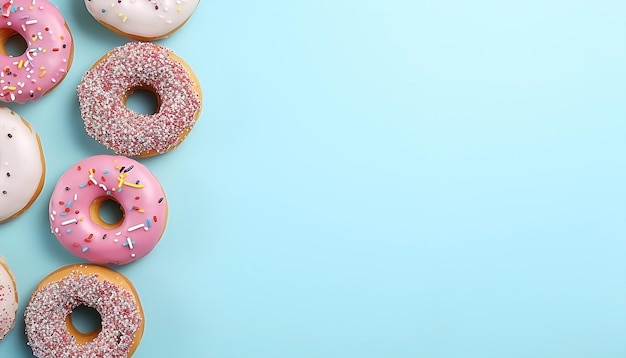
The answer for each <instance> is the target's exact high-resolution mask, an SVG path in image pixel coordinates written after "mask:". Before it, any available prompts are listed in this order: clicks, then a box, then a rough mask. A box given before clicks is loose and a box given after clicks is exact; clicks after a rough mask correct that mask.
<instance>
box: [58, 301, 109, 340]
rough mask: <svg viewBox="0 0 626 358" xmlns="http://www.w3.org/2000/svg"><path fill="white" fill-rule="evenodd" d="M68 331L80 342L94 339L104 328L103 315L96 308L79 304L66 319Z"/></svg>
mask: <svg viewBox="0 0 626 358" xmlns="http://www.w3.org/2000/svg"><path fill="white" fill-rule="evenodd" d="M65 325H66V328H67V331H68V332H69V333H70V334H71V335H72V336H74V338H76V342H77V343H78V344H84V343H87V342H90V341H92V340H93V339H94V338H96V336H97V335H98V334H99V333H100V331H101V330H102V316H100V312H98V310H96V309H95V308H92V307H89V306H85V305H78V306H77V307H76V308H74V309H73V310H72V312H71V313H70V314H69V315H68V316H67V318H66V319H65Z"/></svg>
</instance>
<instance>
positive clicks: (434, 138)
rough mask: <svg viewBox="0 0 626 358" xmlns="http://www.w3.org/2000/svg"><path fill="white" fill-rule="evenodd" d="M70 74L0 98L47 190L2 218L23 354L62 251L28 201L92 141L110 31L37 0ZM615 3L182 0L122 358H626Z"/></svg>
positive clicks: (621, 104) (624, 118)
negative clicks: (55, 21)
mask: <svg viewBox="0 0 626 358" xmlns="http://www.w3.org/2000/svg"><path fill="white" fill-rule="evenodd" d="M56 4H57V5H58V6H59V8H60V10H61V11H62V13H63V14H64V15H65V17H66V20H67V22H68V24H69V26H70V27H71V29H72V31H73V34H74V36H75V45H76V54H75V61H74V64H73V66H72V68H71V70H70V72H69V74H68V76H67V78H66V79H65V80H64V82H63V83H62V84H61V85H60V86H59V87H58V88H57V89H56V90H55V91H53V92H52V93H51V94H50V95H48V96H46V97H44V98H43V99H41V100H40V101H38V102H35V103H28V104H26V105H10V107H11V108H13V109H14V110H16V111H17V112H18V113H19V114H21V115H22V116H24V117H25V118H26V119H27V120H29V121H30V122H31V123H32V124H33V125H34V126H35V128H36V129H37V130H38V131H39V133H40V135H41V139H42V142H43V146H44V151H45V154H46V159H47V166H48V171H47V179H46V183H45V187H44V189H43V192H42V194H41V196H40V197H39V199H38V200H37V201H36V203H35V204H34V205H33V206H32V207H31V208H30V209H29V210H28V211H27V212H26V213H25V214H23V215H22V216H20V217H19V218H17V219H15V220H13V221H11V222H8V223H5V224H2V225H0V254H1V255H2V256H4V257H5V258H6V259H7V260H8V262H9V264H10V265H11V267H12V268H13V271H14V272H15V274H16V276H17V280H18V285H19V286H18V290H19V295H20V300H21V301H20V309H19V315H20V319H19V320H18V323H17V325H16V327H15V329H14V330H13V331H12V332H11V333H10V334H9V335H8V337H7V338H6V339H5V340H4V341H2V342H1V343H0V356H1V357H28V356H30V355H31V353H30V349H29V347H27V346H26V343H25V337H24V334H23V330H24V323H23V319H22V318H21V317H22V314H23V311H24V307H25V304H26V302H27V300H28V298H29V296H30V294H31V292H32V290H33V289H34V287H35V285H36V284H37V283H38V282H39V281H40V280H41V279H42V278H43V277H44V276H45V275H47V274H48V273H49V272H51V271H53V270H54V269H56V268H58V267H60V266H63V265H66V264H70V263H76V262H80V260H79V259H78V258H76V257H74V256H73V255H71V254H70V253H68V252H67V251H65V249H63V248H62V247H61V246H60V245H59V244H58V242H57V241H56V240H55V238H54V237H53V236H52V235H51V234H50V232H49V223H48V219H47V203H48V200H49V197H50V193H51V192H52V189H53V186H54V184H55V182H56V180H57V178H58V177H59V176H60V175H61V174H62V173H63V172H64V171H65V170H66V169H67V168H68V167H69V166H70V165H72V164H73V163H75V162H76V161H78V160H80V159H82V158H84V157H87V156H90V155H94V154H99V153H108V151H107V150H106V149H105V148H104V147H102V146H100V145H99V144H98V143H96V142H94V141H93V140H92V139H91V138H89V137H88V136H87V135H86V134H85V132H84V130H83V127H82V121H81V119H80V116H79V112H78V103H77V99H76V95H75V87H76V85H77V84H78V82H79V81H80V78H81V76H82V74H83V73H84V72H85V71H86V70H87V69H88V68H89V67H90V66H91V65H92V63H93V62H94V61H95V60H96V59H98V58H99V57H100V56H102V55H103V54H105V53H106V52H108V51H109V50H110V49H112V48H113V47H115V46H117V45H120V44H123V43H125V42H127V41H128V40H127V39H125V38H123V37H120V36H118V35H115V34H113V33H112V32H110V31H108V30H106V29H105V28H104V27H102V26H100V25H99V24H98V23H96V22H95V20H93V19H92V18H91V17H90V16H89V14H88V13H87V11H86V10H85V8H84V4H83V2H82V1H78V0H72V1H68V0H57V1H56ZM624 19H626V2H625V1H622V0H614V1H611V0H595V1H591V0H588V1H585V0H573V1H562V0H530V1H523V2H521V1H452V0H449V1H418V0H414V1H410V0H360V1H356V0H332V1H331V0H316V1H306V0H304V1H294V0H289V1H287V0H283V1H279V0H276V1H274V0H266V1H208V0H202V2H201V3H200V6H199V8H198V10H197V11H196V12H195V13H194V15H193V16H192V18H191V20H189V22H188V23H187V24H186V25H185V27H183V28H182V29H181V30H180V31H178V32H177V33H175V34H174V35H172V36H171V37H170V38H168V39H165V40H161V41H158V43H160V44H162V45H164V46H167V47H170V48H171V49H173V50H174V51H175V52H176V53H177V54H178V55H180V56H181V57H182V58H184V59H185V60H186V61H187V62H188V63H189V64H190V65H191V67H192V68H193V69H194V70H195V72H196V73H197V74H198V75H199V77H200V80H201V85H202V88H203V91H204V107H203V111H202V116H201V118H200V120H199V121H198V123H197V126H196V127H195V128H194V129H193V131H192V132H191V134H190V135H189V137H188V138H187V139H186V141H185V142H184V143H183V144H182V145H181V146H180V147H179V148H177V149H175V150H174V151H172V152H171V153H168V154H165V155H162V156H159V157H155V158H150V159H145V160H142V162H143V163H144V164H145V165H147V166H148V167H149V168H150V169H151V170H152V171H153V172H154V173H155V174H156V175H157V177H159V178H160V180H161V182H162V184H163V186H164V188H165V190H166V192H167V194H168V197H169V200H170V219H169V225H168V227H167V231H166V233H165V235H164V237H163V239H162V240H161V242H160V243H159V245H158V246H157V247H156V249H155V250H154V251H153V252H152V253H151V254H150V255H148V256H147V257H145V258H143V259H141V260H140V261H137V262H135V263H133V264H130V265H128V266H124V267H117V268H116V269H117V270H119V271H120V272H122V273H123V274H125V275H126V276H128V277H129V278H130V279H131V280H132V281H133V282H134V284H135V286H136V288H137V290H138V291H139V294H140V296H141V300H142V303H143V306H144V309H145V313H146V330H145V334H144V337H143V340H142V342H141V345H140V346H139V349H138V351H137V353H136V355H135V357H138V358H141V357H215V358H249V357H271V358H279V357H285V358H294V357H298V358H309V357H311V358H313V357H320V358H321V357H325V358H329V357H336V358H348V357H355V358H356V357H358V358H374V357H377V358H378V357H380V358H405V357H407V358H408V357H433V358H434V357H441V358H462V357H463V358H465V357H480V358H487V357H493V358H500V357H509V358H513V357H533V358H539V357H546V358H548V357H569V358H576V357H581V358H583V357H585V358H586V357H604V358H613V357H615V358H617V357H625V356H626V339H625V337H626V186H625V183H626V166H625V162H624V158H625V154H626V102H625V99H626V45H625V44H626V42H625V39H626V21H625V20H624Z"/></svg>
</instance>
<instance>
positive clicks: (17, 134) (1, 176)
mask: <svg viewBox="0 0 626 358" xmlns="http://www.w3.org/2000/svg"><path fill="white" fill-rule="evenodd" d="M45 172H46V165H45V160H44V156H43V151H42V148H41V142H40V141H39V136H38V135H37V132H35V130H34V129H33V128H32V127H31V126H30V124H28V122H26V121H25V120H24V119H22V118H21V117H20V116H19V115H18V114H17V113H15V112H13V111H12V110H10V109H9V108H6V107H0V222H4V221H8V220H10V219H13V218H15V217H17V216H18V215H20V214H21V213H23V212H24V211H25V210H26V209H28V207H30V205H31V204H32V203H33V202H34V201H35V199H37V197H38V196H39V193H41V189H42V188H43V183H44V178H45Z"/></svg>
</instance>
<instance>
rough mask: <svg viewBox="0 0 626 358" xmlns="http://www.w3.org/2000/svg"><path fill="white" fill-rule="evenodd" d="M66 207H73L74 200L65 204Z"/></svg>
mask: <svg viewBox="0 0 626 358" xmlns="http://www.w3.org/2000/svg"><path fill="white" fill-rule="evenodd" d="M65 206H66V207H68V208H71V207H72V201H71V200H70V201H68V202H67V204H65Z"/></svg>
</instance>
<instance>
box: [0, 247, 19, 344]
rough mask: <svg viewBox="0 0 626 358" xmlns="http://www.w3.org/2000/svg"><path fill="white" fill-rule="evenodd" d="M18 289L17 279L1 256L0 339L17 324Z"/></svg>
mask: <svg viewBox="0 0 626 358" xmlns="http://www.w3.org/2000/svg"><path fill="white" fill-rule="evenodd" d="M16 312H17V290H16V289H15V279H14V278H13V275H12V274H11V270H9V266H7V264H6V262H5V261H4V260H3V259H2V258H1V257H0V341H2V339H3V338H4V337H5V336H6V334H7V333H9V331H10V330H11V329H12V328H13V326H14V325H15V314H16Z"/></svg>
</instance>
